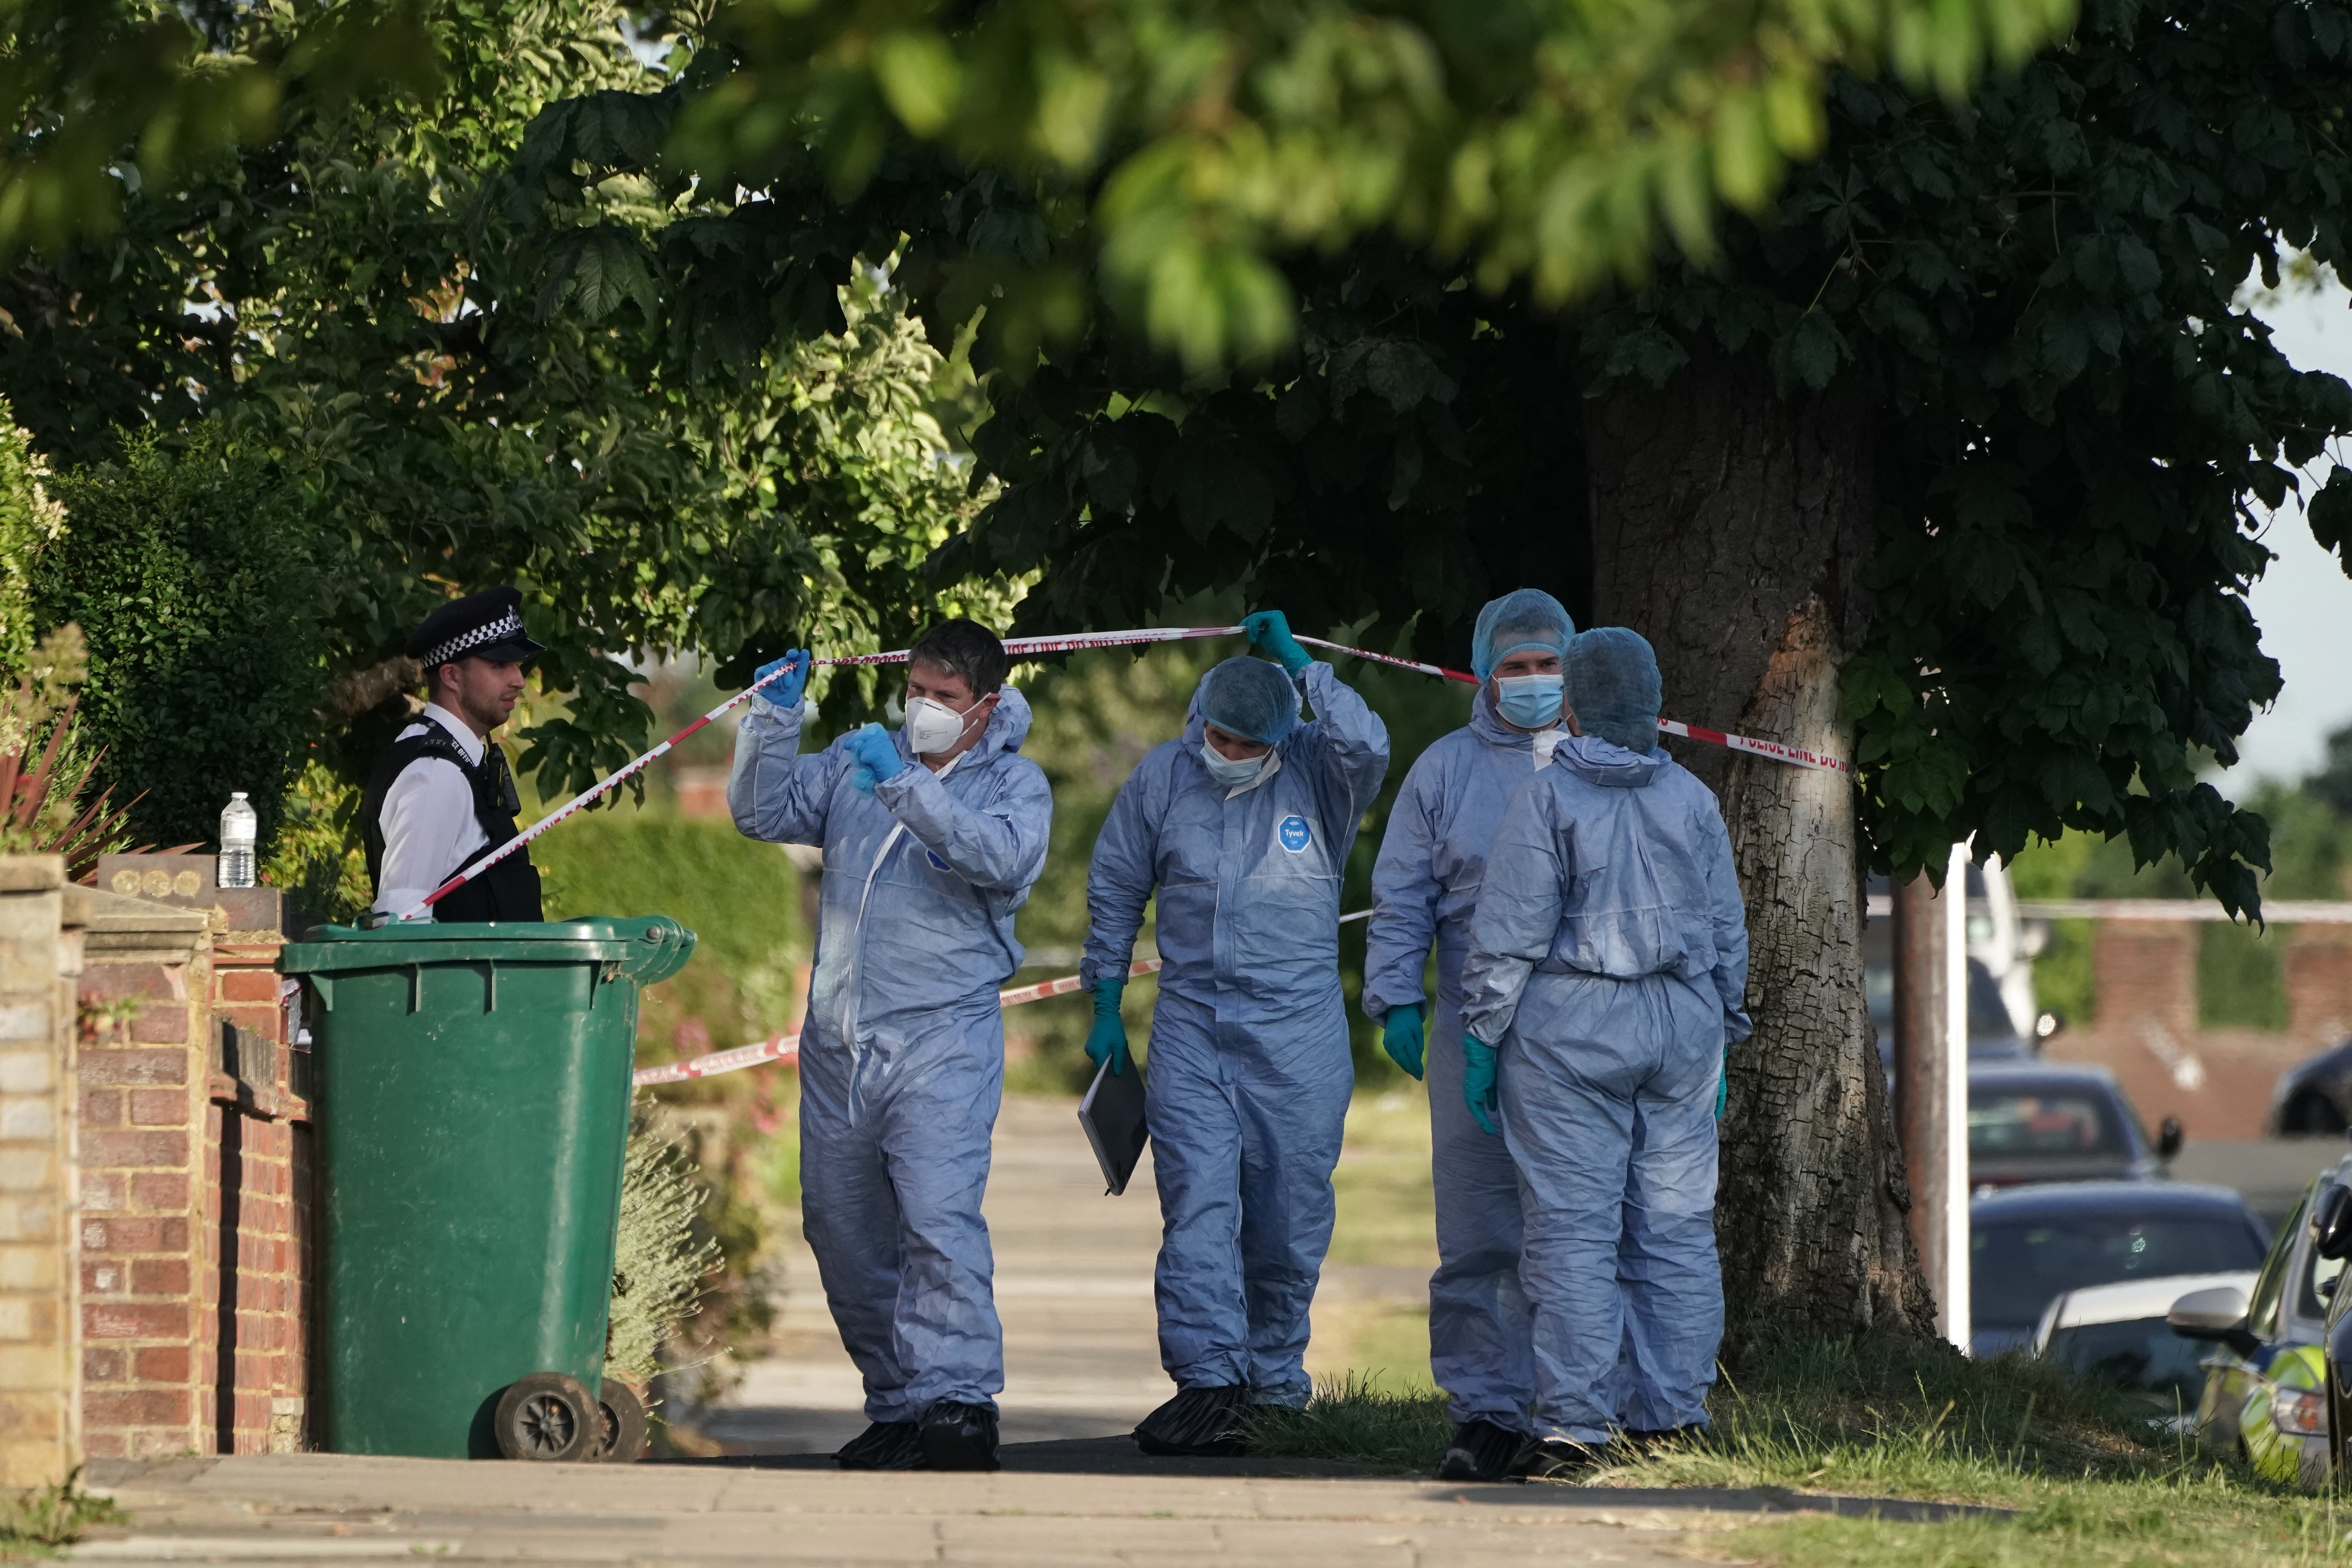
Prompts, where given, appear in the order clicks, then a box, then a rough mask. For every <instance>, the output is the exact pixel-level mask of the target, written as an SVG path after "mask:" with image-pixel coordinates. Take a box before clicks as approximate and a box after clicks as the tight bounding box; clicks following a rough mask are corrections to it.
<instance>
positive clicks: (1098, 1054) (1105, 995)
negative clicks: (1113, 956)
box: [1087, 980, 1135, 1078]
mask: <svg viewBox="0 0 2352 1568" xmlns="http://www.w3.org/2000/svg"><path fill="white" fill-rule="evenodd" d="M1126 990H1127V982H1126V981H1124V980H1097V981H1096V982H1095V1023H1094V1027H1093V1028H1091V1029H1088V1030H1087V1060H1088V1061H1090V1062H1092V1063H1094V1064H1095V1066H1097V1067H1100V1066H1102V1064H1103V1058H1105V1057H1108V1058H1110V1076H1111V1077H1113V1078H1117V1077H1118V1075H1119V1074H1121V1073H1123V1072H1125V1071H1126V1070H1127V1068H1128V1064H1129V1062H1132V1061H1133V1060H1134V1059H1135V1058H1132V1057H1130V1056H1129V1055H1128V1054H1127V1020H1125V1019H1124V1018H1121V1017H1120V1016H1118V999H1119V997H1120V995H1121V994H1124V993H1125V992H1126Z"/></svg>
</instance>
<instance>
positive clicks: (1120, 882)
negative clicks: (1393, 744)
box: [1079, 660, 1389, 1405]
mask: <svg viewBox="0 0 2352 1568" xmlns="http://www.w3.org/2000/svg"><path fill="white" fill-rule="evenodd" d="M1298 685H1299V686H1300V688H1301V689H1303V690H1304V692H1305V694H1306V697H1307V702H1308V703H1309V704H1310V705H1311V707H1312V708H1313V710H1314V713H1315V719H1314V721H1313V722H1312V723H1307V724H1302V725H1299V726H1298V727H1297V728H1296V729H1294V730H1292V731H1290V732H1289V733H1288V734H1287V735H1285V736H1284V737H1283V738H1282V740H1281V742H1279V743H1277V744H1276V747H1275V751H1274V757H1275V759H1276V762H1275V763H1273V764H1271V771H1270V772H1266V771H1262V772H1260V773H1259V774H1258V775H1257V777H1256V779H1255V781H1254V782H1253V783H1251V784H1243V785H1239V786H1236V787H1235V788H1233V789H1231V790H1228V789H1226V788H1224V787H1223V786H1221V785H1219V784H1215V783H1214V782H1213V780H1211V778H1210V777H1209V772H1208V769H1207V768H1206V767H1205V766H1204V765H1203V764H1202V761H1201V756H1200V752H1201V744H1202V731H1203V729H1204V727H1205V722H1206V721H1205V720H1204V719H1203V718H1202V710H1201V698H1200V694H1199V693H1198V692H1195V693H1194V694H1193V699H1192V713H1191V715H1190V716H1189V718H1188V719H1187V720H1186V722H1185V725H1184V735H1183V739H1182V740H1181V741H1171V742H1164V743H1163V744H1161V745H1159V746H1156V747H1154V748H1153V749H1152V750H1151V751H1150V752H1148V753H1146V754H1145V756H1144V759H1143V761H1142V762H1141V763H1139V764H1137V766H1136V770H1135V772H1134V773H1132V774H1131V775H1129V778H1128V781H1127V783H1126V784H1124V785H1122V786H1121V787H1120V789H1119V793H1118V799H1117V800H1116V801H1114V802H1113V803H1112V805H1111V810H1110V817H1109V819H1108V821H1107V822H1105V823H1104V824H1103V830H1102V835H1101V837H1098V838H1097V839H1096V841H1095V854H1094V864H1093V867H1092V868H1091V869H1090V870H1089V872H1088V873H1087V916H1088V921H1089V927H1088V930H1087V949H1086V960H1085V963H1083V964H1082V965H1081V967H1080V970H1079V984H1080V985H1082V986H1084V987H1087V988H1089V989H1091V988H1092V987H1093V985H1094V984H1095V983H1096V982H1097V981H1098V980H1103V979H1108V978H1114V977H1119V976H1124V975H1125V974H1126V973H1127V966H1128V964H1129V961H1130V954H1132V952H1134V949H1135V939H1136V933H1137V932H1138V931H1140V930H1141V929H1142V926H1143V909H1144V905H1145V904H1146V903H1147V902H1148V901H1149V900H1150V898H1151V896H1152V890H1153V889H1155V888H1157V889H1159V896H1160V907H1159V914H1158V918H1157V920H1156V921H1155V924H1154V929H1155V931H1156V933H1157V936H1158V940H1159V949H1160V958H1161V960H1162V961H1163V964H1164V967H1162V969H1161V970H1160V996H1159V1002H1158V1004H1157V1005H1156V1007H1155V1009H1154V1011H1153V1015H1152V1020H1151V1040H1150V1047H1149V1052H1150V1054H1149V1057H1148V1058H1147V1060H1146V1064H1145V1077H1144V1119H1145V1124H1146V1125H1147V1126H1148V1127H1149V1129H1150V1133H1151V1158H1152V1168H1153V1173H1154V1175H1155V1176H1156V1178H1157V1180H1158V1182H1159V1186H1160V1222H1161V1239H1160V1263H1159V1267H1158V1269H1157V1271H1156V1275H1155V1292H1154V1293H1155V1295H1156V1297H1157V1300H1158V1303H1159V1310H1160V1364H1161V1365H1162V1366H1164V1367H1166V1368H1167V1370H1168V1373H1169V1375H1170V1376H1171V1377H1172V1378H1174V1379H1175V1380H1176V1385H1177V1386H1178V1387H1179V1388H1180V1389H1189V1388H1233V1387H1244V1386H1245V1387H1247V1388H1248V1389H1249V1390H1250V1391H1251V1396H1252V1398H1253V1399H1254V1400H1255V1402H1256V1403H1259V1404H1267V1405H1305V1404H1306V1403H1307V1395H1308V1394H1309V1393H1310V1392H1312V1389H1311V1385H1310V1384H1309V1383H1308V1381H1307V1370H1306V1364H1305V1363H1306V1355H1307V1306H1308V1303H1309V1302H1311V1301H1312V1300H1314V1296H1315V1284H1316V1280H1317V1279H1318V1276H1319V1275H1320V1274H1321V1272H1322V1268H1323V1254H1324V1252H1325V1251H1326V1250H1327V1249H1328V1247H1329V1246H1330V1243H1331V1218H1332V1197H1331V1169H1332V1167H1333V1166H1334V1165H1336V1164H1338V1163H1339V1142H1340V1135H1341V1131H1342V1129H1343V1126H1344V1124H1345V1122H1346V1120H1347V1113H1348V1097H1349V1093H1350V1092H1351V1091H1352V1090H1353V1089H1354V1087H1355V1066H1354V1062H1353V1059H1352V1058H1351V1057H1350V1055H1349V1047H1348V1016H1347V1007H1346V1004H1345V1002H1344V1000H1343V999H1342V997H1341V995H1340V992H1339V883H1340V878H1341V876H1342V874H1343V873H1344V872H1345V870H1346V868H1347V861H1348V850H1349V846H1350V845H1352V844H1353V843H1354V842H1355V837H1356V827H1357V825H1358V824H1359V823H1360V821H1361V820H1362V818H1363V814H1364V811H1365V808H1366V807H1368V806H1369V805H1371V803H1372V801H1373V799H1374V797H1376V796H1377V795H1379V794H1380V788H1381V779H1382V777H1383V776H1384V775H1385V774H1386V773H1387V772H1388V765H1389V736H1388V729H1387V726H1385V725H1383V724H1382V723H1381V720H1380V716H1379V715H1378V714H1376V713H1374V712H1373V711H1372V710H1370V708H1368V707H1366V706H1365V705H1364V701H1363V699H1361V698H1360V697H1358V696H1357V695H1356V694H1355V693H1354V692H1353V691H1351V690H1349V689H1348V688H1347V687H1346V686H1344V685H1342V684H1341V683H1340V681H1339V676H1338V675H1337V674H1335V673H1334V672H1333V670H1332V668H1331V667H1330V666H1329V665H1328V664H1325V663H1322V662H1321V661H1319V660H1318V661H1317V662H1315V663H1312V664H1309V665H1308V666H1307V668H1305V669H1304V670H1303V671H1302V672H1301V673H1300V675H1299V679H1298Z"/></svg>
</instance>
